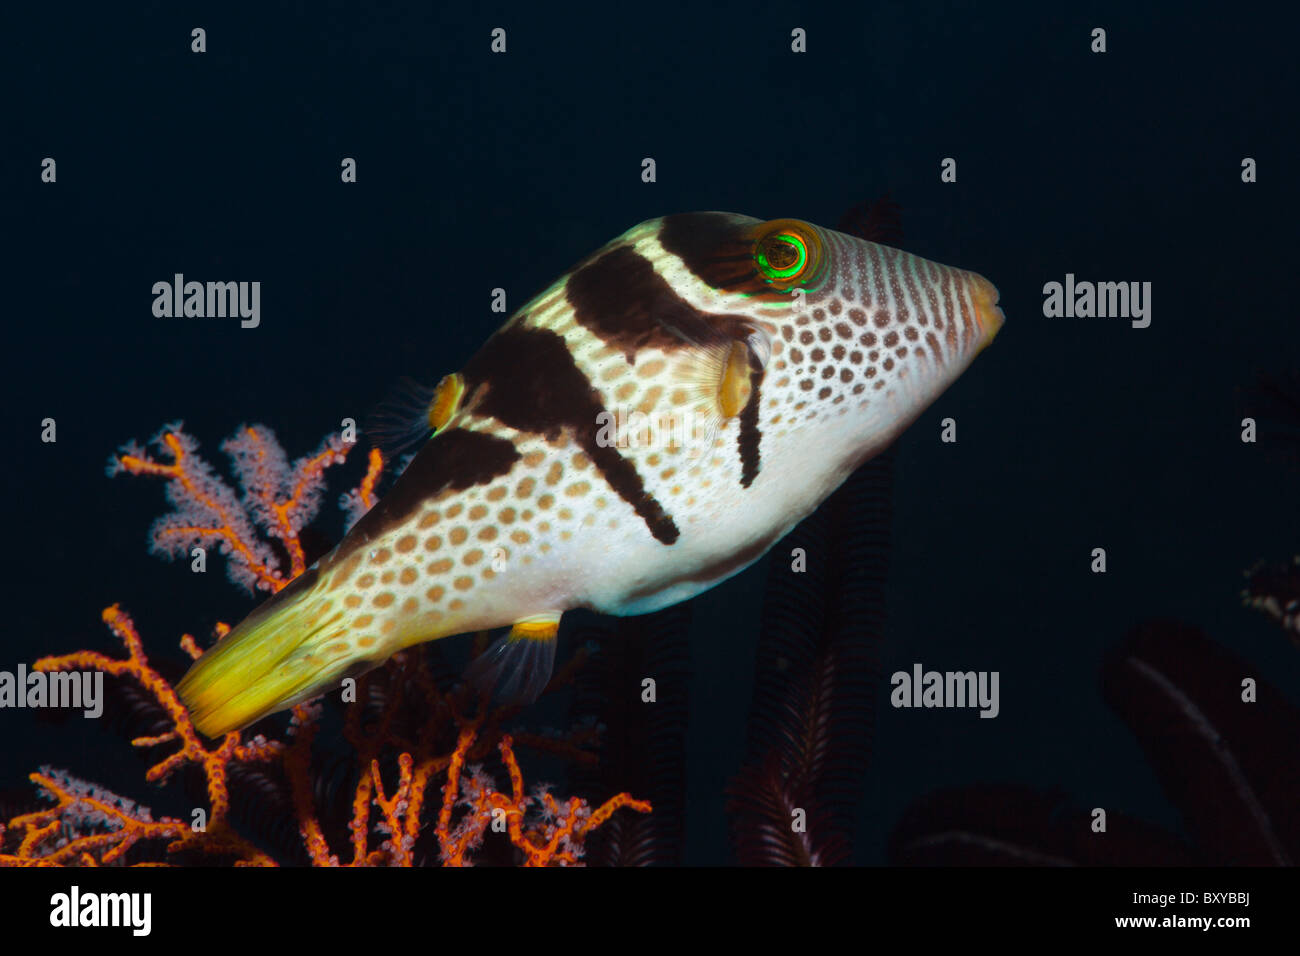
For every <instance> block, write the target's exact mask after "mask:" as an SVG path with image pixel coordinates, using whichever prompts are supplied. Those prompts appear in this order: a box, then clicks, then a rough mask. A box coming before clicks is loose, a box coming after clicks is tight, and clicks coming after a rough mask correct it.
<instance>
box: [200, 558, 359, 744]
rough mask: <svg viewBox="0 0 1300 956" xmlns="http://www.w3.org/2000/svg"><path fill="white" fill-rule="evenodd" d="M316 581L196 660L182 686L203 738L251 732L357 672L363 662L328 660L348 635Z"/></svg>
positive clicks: (286, 592) (271, 603) (265, 608)
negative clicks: (329, 648)
mask: <svg viewBox="0 0 1300 956" xmlns="http://www.w3.org/2000/svg"><path fill="white" fill-rule="evenodd" d="M317 577H318V575H317V573H316V571H315V570H314V569H313V570H310V571H308V572H307V573H305V574H303V575H301V576H300V577H298V578H297V579H296V580H294V581H293V583H291V584H290V585H289V586H288V587H286V588H284V589H283V590H282V591H280V592H279V593H278V594H276V595H275V596H273V597H272V598H270V599H269V600H268V601H266V603H264V604H263V605H262V606H261V607H259V608H258V609H257V610H255V611H254V612H253V613H252V614H250V615H249V616H248V617H247V618H245V619H244V620H243V621H242V622H241V623H240V624H239V626H238V627H236V628H235V629H234V630H232V631H231V632H230V633H229V634H227V635H226V636H225V637H224V638H222V639H221V640H220V641H218V642H217V644H216V646H214V647H212V648H211V649H209V650H208V651H207V653H205V654H204V655H203V656H202V657H201V658H199V659H198V660H197V661H195V662H194V665H193V666H192V667H191V668H190V669H189V672H188V673H186V675H185V677H184V678H183V679H182V680H181V682H180V684H178V685H177V687H176V690H177V693H179V694H180V698H181V702H182V703H184V704H185V707H186V708H187V709H188V710H189V713H190V718H191V720H193V722H194V726H196V727H197V728H198V729H199V730H200V731H202V732H203V733H204V734H207V735H208V736H209V737H219V736H221V735H222V734H224V733H228V732H229V731H232V730H239V729H241V728H243V727H247V726H248V725H249V724H251V723H254V722H255V721H257V720H260V719H261V718H263V717H265V716H266V715H267V714H271V713H274V712H275V711H278V710H284V709H286V708H288V707H291V706H293V705H294V704H297V703H301V702H302V701H304V700H309V699H310V698H312V697H315V696H317V695H319V694H321V693H323V692H324V691H326V690H328V689H329V688H330V687H331V686H333V685H336V684H337V683H338V681H339V680H341V679H342V678H343V677H344V676H347V675H348V674H349V673H355V672H356V663H357V662H356V661H353V660H349V659H348V658H347V657H346V656H345V655H339V654H330V653H326V649H325V645H326V644H328V643H329V642H330V641H331V640H333V639H334V638H335V637H336V636H338V635H339V634H340V633H341V628H340V623H341V621H342V614H341V612H339V611H337V610H336V611H334V613H333V614H332V615H331V614H330V613H329V612H330V608H329V607H328V605H325V604H323V603H322V601H320V600H319V597H320V595H319V593H317V592H315V591H314V590H313V589H314V586H315V584H316V583H317ZM366 664H367V669H369V666H370V665H369V662H366Z"/></svg>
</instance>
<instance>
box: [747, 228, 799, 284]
mask: <svg viewBox="0 0 1300 956" xmlns="http://www.w3.org/2000/svg"><path fill="white" fill-rule="evenodd" d="M807 265H808V246H807V244H806V243H805V242H804V241H803V238H802V237H800V236H796V235H794V234H793V233H789V232H779V233H777V234H776V235H773V236H769V237H767V238H766V239H764V240H763V241H762V242H761V243H760V244H759V247H758V267H759V268H760V269H762V270H763V274H764V275H765V276H767V278H768V279H775V280H776V281H778V282H782V281H785V280H786V279H792V278H794V277H795V276H797V275H799V274H800V273H801V272H803V270H804V268H805V267H806V266H807Z"/></svg>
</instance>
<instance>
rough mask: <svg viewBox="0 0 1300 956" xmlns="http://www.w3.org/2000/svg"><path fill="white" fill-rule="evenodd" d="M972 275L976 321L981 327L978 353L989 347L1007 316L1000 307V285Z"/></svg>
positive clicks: (976, 351)
mask: <svg viewBox="0 0 1300 956" xmlns="http://www.w3.org/2000/svg"><path fill="white" fill-rule="evenodd" d="M970 276H971V299H972V300H974V302H975V321H976V322H978V323H979V327H980V342H979V347H978V348H977V349H976V350H975V354H977V355H978V354H979V353H980V352H982V351H983V350H984V349H986V348H988V345H989V343H990V342H992V341H993V339H994V337H995V336H996V335H997V334H998V330H999V329H1001V328H1002V324H1003V323H1004V322H1006V320H1007V317H1006V316H1005V315H1003V314H1002V310H1001V309H999V308H998V298H999V293H998V287H997V286H995V285H994V284H993V283H992V282H990V281H989V280H988V279H986V278H984V277H983V276H982V275H977V274H976V273H974V272H972V273H970Z"/></svg>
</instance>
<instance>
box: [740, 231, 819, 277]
mask: <svg viewBox="0 0 1300 956" xmlns="http://www.w3.org/2000/svg"><path fill="white" fill-rule="evenodd" d="M754 239H755V241H754V252H753V256H754V278H755V279H757V280H759V282H761V283H762V285H763V286H764V287H766V289H767V291H768V292H778V293H784V292H788V291H789V290H790V289H792V288H794V287H795V286H806V285H807V284H808V283H809V282H816V281H818V277H819V276H820V275H822V273H823V272H824V271H825V261H824V260H825V258H826V257H825V255H824V254H823V250H822V240H821V236H819V235H818V233H817V227H816V226H812V225H809V224H808V223H806V222H803V221H802V220H799V219H773V220H771V221H770V222H766V223H764V224H763V225H762V226H760V227H759V229H758V230H757V233H756V235H755V237H754Z"/></svg>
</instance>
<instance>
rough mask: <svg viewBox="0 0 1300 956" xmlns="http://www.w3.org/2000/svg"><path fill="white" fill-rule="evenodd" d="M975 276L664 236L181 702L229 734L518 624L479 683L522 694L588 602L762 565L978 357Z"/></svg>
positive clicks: (803, 230)
mask: <svg viewBox="0 0 1300 956" xmlns="http://www.w3.org/2000/svg"><path fill="white" fill-rule="evenodd" d="M997 303H998V292H997V290H996V289H995V288H994V286H993V285H992V284H991V283H990V282H989V281H988V280H986V279H984V278H983V277H982V276H979V275H977V274H975V273H973V272H968V271H965V270H962V269H957V268H953V267H950V266H945V265H940V264H939V263H936V262H931V261H929V260H927V259H922V258H920V257H918V256H914V255H910V254H908V253H906V252H903V251H901V250H899V249H895V248H892V247H890V246H885V245H879V244H876V243H873V242H869V241H866V240H864V239H859V238H856V237H854V236H849V235H845V234H843V233H839V232H835V231H832V230H829V229H823V228H821V227H818V226H815V225H812V224H810V223H807V222H803V221H800V220H796V219H777V220H772V221H761V220H758V219H753V218H750V217H748V216H741V215H735V214H732V213H724V212H700V213H685V214H679V215H670V216H665V217H662V218H659V219H652V220H650V221H648V222H644V223H641V224H640V225H638V226H634V227H633V228H631V229H629V230H628V231H627V232H625V233H624V234H623V235H621V236H619V237H618V238H617V239H614V240H613V241H612V242H610V243H608V244H607V245H605V246H604V247H603V248H601V249H599V250H597V251H596V252H595V253H593V254H592V255H590V256H589V257H588V258H586V259H584V260H583V261H582V262H580V263H579V264H578V265H577V266H575V267H574V268H573V269H571V270H570V271H569V272H567V273H566V274H564V275H563V276H561V277H560V278H559V279H558V280H556V281H555V282H554V283H553V284H552V285H551V286H550V287H549V288H547V289H546V290H545V291H543V292H542V293H541V294H540V295H538V296H536V297H535V298H533V299H532V300H530V301H529V302H527V303H526V304H524V305H523V306H522V307H521V308H519V310H518V311H517V312H515V313H514V314H513V315H512V316H511V317H510V318H509V319H508V320H507V321H506V323H505V324H504V325H503V326H502V327H501V328H500V329H499V330H498V331H497V332H496V333H495V334H494V335H493V336H492V337H491V338H490V339H488V341H487V342H486V344H484V345H483V347H482V348H481V349H479V351H478V352H477V353H476V354H475V355H474V356H473V357H471V358H470V360H469V362H468V364H467V365H465V367H464V368H463V369H462V370H461V371H459V372H457V373H455V374H452V375H448V376H446V377H444V378H443V380H442V381H441V383H440V384H439V386H438V388H437V390H436V391H435V392H434V394H433V396H432V399H431V401H430V402H429V404H428V407H427V409H426V410H424V411H423V412H422V415H423V417H424V419H425V420H424V423H423V429H424V432H425V433H427V434H428V440H427V441H425V442H424V444H423V445H422V447H421V448H420V450H419V451H418V452H417V453H416V455H415V457H414V458H413V459H412V460H411V462H410V464H409V465H408V466H407V468H406V469H405V471H403V472H402V474H401V475H400V476H399V478H398V479H397V481H396V482H395V484H394V485H393V488H392V490H391V491H390V492H389V493H388V494H387V495H385V496H384V497H383V498H382V499H381V500H380V501H379V502H378V503H377V504H376V505H375V506H374V507H373V508H372V509H371V510H370V511H369V512H368V513H367V514H366V515H364V516H363V517H362V518H361V519H360V520H359V521H358V522H357V523H356V524H355V525H354V526H353V527H352V529H351V530H350V531H349V532H348V534H347V535H346V536H345V537H344V539H343V540H342V542H341V543H340V544H339V545H338V546H337V547H336V548H335V549H334V550H333V551H331V552H330V553H329V554H327V555H326V556H325V557H323V558H321V559H320V560H319V561H318V562H317V563H316V564H315V565H313V566H312V567H311V568H310V569H309V570H308V571H307V572H305V573H304V574H302V575H301V576H300V577H298V578H297V579H295V580H294V581H293V582H292V583H290V584H289V585H288V586H287V587H285V588H284V589H283V590H281V591H280V592H279V593H277V594H275V595H274V596H272V597H271V598H270V599H269V600H267V601H266V602H265V603H264V604H262V606H261V607H259V608H258V609H256V610H255V611H253V613H252V614H250V615H249V616H248V618H247V619H245V620H244V621H243V622H242V623H241V624H239V626H238V627H236V628H235V629H234V630H232V631H231V632H230V633H229V634H228V635H227V636H226V637H225V638H224V639H222V640H221V641H220V642H219V643H217V644H216V645H215V646H214V647H213V648H212V649H210V650H209V651H208V652H207V653H205V654H204V655H203V657H202V658H201V659H200V660H198V661H197V662H196V663H195V664H194V665H193V667H192V668H191V669H190V671H189V673H187V674H186V675H185V678H184V680H183V681H182V682H181V683H180V685H179V688H178V690H179V692H180V695H181V698H182V700H183V701H184V703H185V704H186V706H187V707H188V708H189V711H190V714H191V715H192V717H193V720H194V723H195V725H196V726H197V727H198V728H199V729H200V730H201V731H203V732H204V733H205V734H208V735H210V736H218V735H220V734H222V733H224V732H227V731H231V730H235V729H238V728H242V727H245V726H247V725H249V724H251V723H253V722H254V721H256V720H258V719H260V718H262V717H264V716H265V715H267V714H270V713H272V712H274V711H278V710H283V709H285V708H287V707H290V706H291V705H293V704H296V703H300V702H302V701H305V700H308V699H310V698H312V697H316V696H318V695H320V694H321V693H323V692H325V691H327V690H329V689H331V688H333V687H337V686H338V685H339V684H340V682H341V681H342V680H343V679H344V678H346V677H350V676H355V675H357V674H360V673H363V672H364V671H366V670H369V669H371V668H373V667H375V666H378V665H379V664H380V663H382V662H383V661H385V660H386V659H387V658H388V657H390V656H391V655H392V654H394V653H395V652H397V651H399V650H401V649H402V648H405V647H410V646H411V645H413V644H418V643H420V642H423V641H430V640H436V639H438V638H442V637H447V636H450V635H455V634H463V633H466V632H470V631H478V630H483V629H490V628H499V627H505V626H509V627H510V631H509V633H508V634H506V635H505V636H503V637H501V638H500V639H499V640H498V641H497V642H496V643H495V644H494V645H492V646H491V647H490V648H489V649H488V650H487V651H486V652H485V653H484V654H483V655H481V656H480V657H479V658H477V659H476V661H475V663H474V665H472V668H473V670H474V671H475V675H474V676H475V678H476V680H478V681H479V682H480V683H482V684H484V685H492V684H496V685H497V686H498V690H499V692H500V693H502V694H503V695H504V696H506V697H507V698H509V699H514V700H519V701H528V700H531V699H533V698H535V697H536V695H537V694H538V693H539V692H540V691H541V690H542V688H543V687H544V686H545V685H546V683H547V682H548V681H549V679H550V675H551V669H552V665H553V663H554V658H555V644H556V633H557V630H558V627H559V623H560V617H561V615H563V614H564V613H565V611H568V610H570V609H572V608H578V607H585V608H591V609H594V610H596V611H599V612H601V613H605V614H613V615H633V614H646V613H649V612H651V611H656V610H658V609H660V608H664V607H667V606H669V605H672V604H676V603H678V602H679V601H685V600H687V599H688V598H691V597H693V596H695V595H697V594H699V593H700V592H702V591H705V590H707V589H708V588H711V587H713V586H714V585H715V584H717V583H719V582H720V581H723V580H725V579H727V578H729V577H731V576H732V575H734V574H736V573H738V572H739V571H741V570H742V569H744V568H745V567H747V566H749V565H750V564H752V563H753V562H755V561H756V560H758V559H759V558H760V557H761V556H762V555H763V554H764V553H765V552H766V551H767V550H768V549H769V548H771V547H772V545H773V544H774V543H775V542H776V541H778V540H779V539H780V538H781V537H783V536H784V535H785V534H786V533H787V532H788V531H790V530H791V528H793V527H794V525H795V524H797V523H798V522H799V521H800V520H802V519H803V518H804V517H806V516H807V515H808V514H809V513H811V512H812V511H813V510H814V509H815V508H816V507H817V506H818V505H819V504H820V503H821V502H822V501H823V500H824V499H825V498H826V497H827V496H828V495H830V493H831V492H833V491H834V490H835V489H836V488H837V487H838V486H839V485H840V484H841V483H842V482H843V481H844V480H845V479H846V478H847V477H848V476H849V474H850V473H852V472H853V470H854V469H856V468H857V467H858V466H859V465H861V464H862V463H863V462H864V461H866V460H867V459H869V458H871V457H872V456H874V455H875V454H877V453H878V452H880V451H882V450H884V449H885V448H886V447H887V446H888V445H889V444H890V443H891V442H893V440H894V439H895V438H896V437H897V436H898V435H899V433H900V432H902V431H903V429H905V428H906V427H907V426H908V425H909V424H910V423H911V422H912V421H913V420H914V419H916V417H917V416H918V415H919V414H920V413H921V412H922V411H923V410H924V409H925V408H926V407H927V406H929V405H930V403H931V402H933V401H934V400H935V399H936V398H937V397H938V396H939V395H940V394H941V393H942V392H943V391H944V389H946V388H947V387H948V386H949V385H950V384H951V383H952V382H953V381H954V380H955V379H956V378H957V377H958V376H959V375H960V374H961V373H962V371H964V370H965V369H966V367H967V366H968V365H970V363H971V361H972V360H973V359H974V358H975V356H976V354H977V353H978V352H979V351H980V350H981V349H983V348H984V347H985V346H986V345H988V344H989V342H990V341H991V340H992V339H993V337H994V335H995V334H996V333H997V331H998V329H999V328H1000V327H1001V325H1002V322H1003V315H1002V311H1001V309H999V308H998V305H997Z"/></svg>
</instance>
